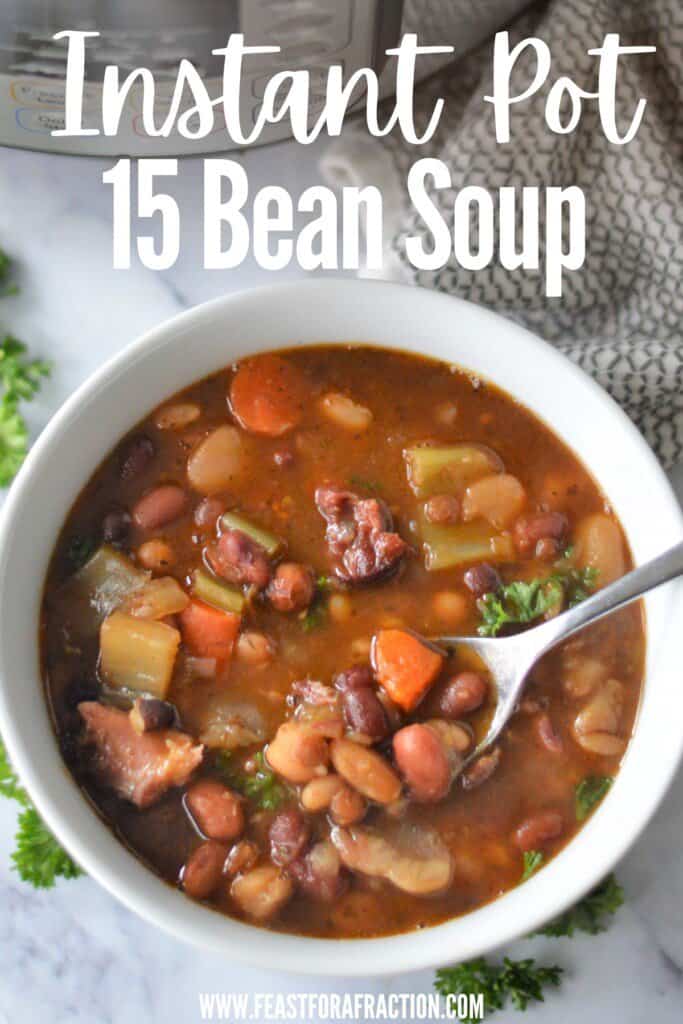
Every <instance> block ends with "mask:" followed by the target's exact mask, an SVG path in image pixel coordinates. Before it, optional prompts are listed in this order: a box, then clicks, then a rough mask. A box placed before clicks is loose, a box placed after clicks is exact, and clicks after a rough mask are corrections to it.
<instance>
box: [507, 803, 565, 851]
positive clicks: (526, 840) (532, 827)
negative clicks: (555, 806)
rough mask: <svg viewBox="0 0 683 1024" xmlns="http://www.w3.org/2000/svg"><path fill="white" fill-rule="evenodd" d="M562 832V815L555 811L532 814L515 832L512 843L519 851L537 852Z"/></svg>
mask: <svg viewBox="0 0 683 1024" xmlns="http://www.w3.org/2000/svg"><path fill="white" fill-rule="evenodd" d="M563 830H564V821H563V820H562V815H561V814H558V813H557V811H540V812H539V813H538V814H532V815H531V816H530V817H529V818H527V819H526V820H525V821H523V822H522V824H521V825H519V826H518V828H517V829H516V830H515V834H514V841H515V844H516V845H517V846H518V847H519V849H520V850H524V851H528V850H539V849H541V848H542V847H543V846H545V844H546V843H549V842H550V841H551V840H552V839H557V838H558V836H560V835H562V832H563Z"/></svg>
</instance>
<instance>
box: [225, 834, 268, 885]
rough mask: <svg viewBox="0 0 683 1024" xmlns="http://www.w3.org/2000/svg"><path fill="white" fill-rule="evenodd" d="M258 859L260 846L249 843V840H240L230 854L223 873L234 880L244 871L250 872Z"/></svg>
mask: <svg viewBox="0 0 683 1024" xmlns="http://www.w3.org/2000/svg"><path fill="white" fill-rule="evenodd" d="M258 859H259V848H258V846H257V845H256V844H255V843H251V842H249V840H248V839H240V841H239V843H235V845H234V846H233V848H232V849H231V851H230V853H229V854H228V857H227V860H226V862H225V865H224V868H223V872H224V874H226V875H227V876H228V878H234V877H235V875H239V874H240V873H241V872H242V871H248V870H249V868H253V866H254V864H255V863H256V861H257V860H258Z"/></svg>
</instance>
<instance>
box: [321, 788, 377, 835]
mask: <svg viewBox="0 0 683 1024" xmlns="http://www.w3.org/2000/svg"><path fill="white" fill-rule="evenodd" d="M367 810H368V805H367V803H366V801H365V800H364V798H363V797H362V796H361V795H360V793H358V792H357V790H355V789H351V787H350V786H344V785H342V787H341V788H340V789H338V790H337V792H336V793H334V794H333V796H332V800H331V801H330V815H331V817H332V820H333V821H334V823H335V824H336V825H341V826H342V827H346V826H347V825H354V824H355V823H356V822H358V821H362V820H363V818H364V817H365V815H366V814H367Z"/></svg>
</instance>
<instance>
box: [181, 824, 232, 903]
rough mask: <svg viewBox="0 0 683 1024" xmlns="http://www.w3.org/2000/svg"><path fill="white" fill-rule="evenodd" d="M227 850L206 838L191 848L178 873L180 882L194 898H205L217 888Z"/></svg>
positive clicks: (220, 844)
mask: <svg viewBox="0 0 683 1024" xmlns="http://www.w3.org/2000/svg"><path fill="white" fill-rule="evenodd" d="M227 856H228V850H227V847H226V846H223V844H222V843H217V842H216V841H215V840H214V839H207V840H206V841H205V842H203V843H200V845H199V846H198V847H197V848H196V850H193V851H192V853H191V854H190V856H189V857H188V859H187V861H186V863H185V866H184V867H183V870H182V872H181V875H180V882H181V885H182V887H183V889H184V890H185V892H186V893H187V895H188V896H191V897H192V898H193V899H195V900H205V899H207V898H208V897H209V896H210V895H211V893H212V892H214V890H215V889H217V888H218V885H219V883H220V880H221V878H222V877H223V865H224V864H225V859H226V857H227Z"/></svg>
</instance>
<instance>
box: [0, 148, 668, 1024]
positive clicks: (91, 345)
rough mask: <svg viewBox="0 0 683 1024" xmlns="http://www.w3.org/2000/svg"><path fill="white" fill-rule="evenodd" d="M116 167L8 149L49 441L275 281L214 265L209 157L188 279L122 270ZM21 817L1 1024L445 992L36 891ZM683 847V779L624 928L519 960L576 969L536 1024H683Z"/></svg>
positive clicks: (184, 182)
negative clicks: (164, 347)
mask: <svg viewBox="0 0 683 1024" xmlns="http://www.w3.org/2000/svg"><path fill="white" fill-rule="evenodd" d="M320 153H321V146H314V147H310V148H308V149H304V148H303V147H299V146H296V145H289V144H283V145H280V146H278V147H277V148H272V149H267V150H261V151H256V152H254V153H250V154H248V155H247V156H246V157H245V164H246V167H247V170H248V173H249V177H250V182H251V184H252V187H256V186H260V185H263V184H266V183H274V182H277V183H278V184H285V185H289V186H290V187H291V188H292V191H294V192H298V191H299V190H300V189H302V188H304V187H305V186H306V185H308V184H312V183H315V182H316V181H317V180H319V176H318V171H317V160H318V158H319V156H320ZM108 163H110V162H108ZM104 166H105V164H101V163H100V162H99V161H96V160H90V159H81V160H78V159H74V158H70V157H57V156H45V155H40V154H37V153H30V152H20V151H12V150H6V149H5V150H2V149H0V244H1V245H2V246H3V248H5V249H6V250H7V251H8V252H10V253H11V254H12V256H13V257H15V258H16V259H17V260H18V261H19V264H20V275H19V276H20V284H21V295H20V296H19V297H17V298H15V299H12V300H11V307H10V306H9V305H7V306H3V311H2V312H3V317H7V321H8V324H11V328H12V330H13V331H14V332H15V333H16V334H17V335H18V336H19V337H22V338H25V339H27V340H30V344H31V348H32V350H34V351H35V352H36V353H37V354H38V353H39V354H42V355H45V356H47V357H49V358H51V359H52V360H53V361H54V364H55V365H54V372H53V376H52V378H51V380H50V381H49V382H48V383H47V384H46V386H45V388H44V390H43V392H42V394H41V396H40V399H39V401H37V402H35V403H33V405H32V407H31V413H30V415H31V421H30V426H31V429H32V432H33V434H34V435H35V434H36V433H37V432H38V431H39V430H40V428H41V427H42V426H43V425H44V424H45V423H46V422H47V420H48V419H49V417H50V416H51V415H52V414H53V413H54V412H55V410H56V409H57V408H58V407H59V405H60V403H61V402H62V401H63V400H64V399H65V398H66V396H67V395H68V394H70V393H71V392H72V391H73V389H74V388H75V387H76V386H77V385H78V384H79V383H80V382H81V381H82V380H84V379H85V377H87V375H88V374H89V373H90V372H91V371H92V370H94V369H95V367H97V366H99V365H100V363H101V362H102V361H103V359H105V358H106V357H108V356H109V355H110V354H112V353H114V352H116V351H118V350H119V349H120V348H121V347H122V346H123V345H125V344H126V343H127V342H128V341H130V340H131V339H132V338H134V337H135V336H136V335H138V334H139V333H140V332H141V331H143V330H145V329H146V328H148V327H151V326H152V325H154V324H156V323H158V322H159V321H161V320H163V319H165V318H167V317H169V316H171V315H172V314H174V313H176V312H178V311H179V310H181V309H183V308H186V307H188V306H192V305H194V304H196V303H198V302H202V301H204V300H206V299H209V298H212V297H214V296H216V295H219V294H222V293H224V292H226V291H233V290H237V289H242V288H245V287H249V286H251V285H254V284H256V283H262V282H263V281H264V279H267V278H268V276H269V275H267V274H266V273H265V272H264V271H261V270H259V268H258V267H256V266H255V265H253V264H251V263H246V264H245V265H244V266H243V267H241V268H240V269H239V270H236V271H230V272H219V271H204V270H202V269H201V267H200V264H201V259H200V248H199V245H200V219H199V216H198V211H197V209H196V204H197V195H198V193H199V185H200V180H201V179H200V175H201V163H200V162H199V161H195V160H186V161H184V162H183V164H182V173H181V176H180V178H179V180H178V182H177V185H176V188H175V194H176V196H177V198H178V199H179V202H180V204H181V210H182V219H183V226H184V232H183V239H182V246H181V258H180V259H179V261H178V262H177V264H176V265H175V267H174V268H173V269H172V270H169V271H167V272H164V273H157V274H154V273H151V272H149V271H147V270H145V269H142V268H140V267H134V268H133V269H131V270H130V271H114V270H112V269H111V220H110V202H111V196H110V190H109V189H106V188H105V187H104V186H103V185H102V183H101V172H102V169H103V167H104ZM283 276H287V275H286V274H282V275H278V279H279V280H281V279H282V277H283ZM289 276H299V275H297V274H295V273H292V274H291V275H289ZM8 301H9V300H8ZM678 483H679V484H680V485H683V479H679V481H678ZM681 491H683V486H681ZM15 819H16V810H15V807H14V806H13V805H12V804H10V803H8V802H7V801H0V907H1V908H2V909H1V910H0V1024H33V1022H36V1024H38V1022H44V1021H45V1020H50V1021H51V1022H52V1024H109V1022H112V1024H119V1022H120V1024H132V1022H134V1024H137V1022H143V1021H144V1022H145V1024H162V1022H163V1024H176V1022H182V1024H185V1022H188V1024H189V1022H194V1021H199V1020H200V1019H201V1016H200V1010H199V1001H198V993H199V992H205V991H208V992H212V991H224V992H347V991H348V992H366V991H367V992H429V991H431V983H432V972H419V973H415V974H410V975H401V976H395V977H389V978H384V979H376V980H363V981H358V982H355V981H343V980H342V981H340V980H339V979H334V978H332V977H330V978H329V979H328V978H315V979H314V978H306V977H291V976H290V977H287V976H284V975H282V974H281V973H278V972H277V971H276V970H275V969H274V968H273V965H271V964H263V967H262V969H261V970H245V969H243V968H241V967H240V968H236V967H234V966H233V965H231V964H230V962H228V961H226V960H225V959H224V958H223V957H221V956H218V955H214V954H210V953H205V952H202V951H199V950H196V949H194V948H191V947H190V946H186V945H184V944H182V943H180V942H178V941H176V940H175V939H172V938H170V937H168V936H167V935H164V934H162V933H161V932H159V931H157V930H156V929H154V928H153V927H151V926H150V925H148V924H146V923H145V922H143V921H142V920H140V919H138V918H137V917H136V916H134V915H133V914H132V913H130V912H129V911H128V910H126V909H125V908H124V907H123V906H121V905H120V904H118V903H117V902H116V901H115V900H114V899H113V898H112V897H111V896H109V894H108V893H106V892H105V891H104V890H103V889H101V888H100V887H99V886H98V885H97V884H96V883H95V882H93V881H90V880H89V879H88V878H81V879H78V880H77V881H72V882H62V883H60V884H58V886H57V887H56V888H55V889H54V890H51V891H48V892H36V891H34V890H33V889H31V888H29V887H28V886H27V885H24V884H23V883H22V882H21V881H20V880H19V879H18V877H17V876H16V874H15V873H14V872H12V871H11V870H10V860H9V855H10V851H11V848H12V836H13V832H14V827H15ZM681 836H683V773H679V775H678V778H677V779H676V781H675V783H674V785H673V787H672V789H671V790H670V792H669V794H668V796H667V798H666V800H665V802H664V804H663V805H662V807H661V808H660V810H659V812H658V814H657V815H656V817H655V819H654V820H653V822H652V823H651V825H650V826H649V827H648V829H647V831H646V833H645V835H644V836H643V837H642V838H641V839H640V841H639V842H638V843H637V844H636V846H635V847H634V848H633V849H632V850H631V852H630V853H629V855H628V856H627V857H626V858H625V860H624V861H623V863H622V864H621V865H620V866H619V869H618V876H619V878H620V880H621V882H622V883H623V885H624V887H625V889H626V892H627V901H626V905H625V906H624V907H623V908H622V909H621V910H620V911H619V913H618V915H617V917H616V919H615V920H614V923H613V925H612V927H611V928H610V930H609V931H608V932H607V933H605V934H603V935H600V936H597V937H588V936H582V937H577V938H575V939H573V940H572V941H568V940H566V939H562V940H547V939H534V940H531V941H523V942H519V943H516V944H514V945H512V946H511V947H509V948H508V949H506V950H505V952H506V953H508V954H509V955H511V956H530V955H531V956H538V957H540V958H541V959H542V960H543V961H545V962H548V963H555V962H556V963H560V964H561V965H562V966H564V967H565V968H566V971H567V976H566V979H565V981H564V984H563V986H562V989H561V992H559V993H557V994H556V993H551V994H550V995H549V996H548V999H547V1002H546V1003H545V1004H544V1005H543V1006H538V1007H533V1008H532V1009H530V1010H529V1012H528V1014H527V1016H526V1017H525V1018H524V1020H528V1021H529V1024H533V1022H534V1021H539V1022H541V1021H543V1022H545V1021H570V1020H578V1019H580V1020H581V1021H582V1022H583V1024H602V1022H605V1021H617V1020H618V1021H620V1022H622V1024H636V1022H640V1021H642V1020H644V1019H645V1020H652V1021H657V1024H674V1022H676V1024H678V1022H679V1021H680V1020H681V1019H682V1018H683V860H682V859H681V856H680V842H681ZM445 955H447V954H445ZM495 1019H496V1020H498V1021H500V1022H501V1024H505V1022H506V1021H508V1020H509V1021H512V1020H516V1019H517V1017H516V1014H515V1013H514V1012H512V1011H505V1012H503V1013H500V1014H498V1015H497V1017H496V1018H495ZM520 1019H521V1018H520Z"/></svg>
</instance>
